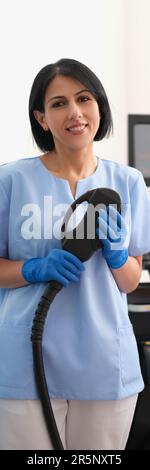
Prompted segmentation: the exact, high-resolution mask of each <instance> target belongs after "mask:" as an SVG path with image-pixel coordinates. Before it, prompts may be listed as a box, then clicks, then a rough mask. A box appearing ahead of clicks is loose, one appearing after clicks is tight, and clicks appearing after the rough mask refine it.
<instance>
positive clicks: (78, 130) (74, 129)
mask: <svg viewBox="0 0 150 470" xmlns="http://www.w3.org/2000/svg"><path fill="white" fill-rule="evenodd" d="M86 127H87V124H80V125H78V126H70V127H68V128H67V131H68V132H70V134H82V133H83V132H84V130H85V128H86Z"/></svg>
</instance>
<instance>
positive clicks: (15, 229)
mask: <svg viewBox="0 0 150 470" xmlns="http://www.w3.org/2000/svg"><path fill="white" fill-rule="evenodd" d="M29 115H30V122H31V128H32V133H33V136H34V139H35V141H36V143H37V144H38V146H39V148H40V149H41V150H42V152H44V153H43V154H42V155H41V156H37V157H33V158H27V159H22V160H19V161H17V162H13V163H9V164H6V165H3V166H1V169H0V193H1V197H0V201H1V202H0V217H1V233H0V257H1V259H0V267H1V270H0V287H1V316H0V397H1V399H0V448H1V449H52V443H51V440H50V438H49V436H48V433H47V430H46V426H45V422H44V418H43V414H42V410H41V404H40V401H39V397H38V392H37V389H36V384H35V379H34V371H33V359H32V347H31V342H30V332H31V325H32V320H33V316H34V313H35V309H36V306H37V303H38V301H39V299H40V297H41V295H42V292H43V290H44V288H45V283H46V282H48V281H49V280H51V279H54V280H57V281H59V282H61V283H62V285H63V286H64V287H67V289H62V290H61V291H60V293H59V294H58V295H57V297H56V298H55V302H53V304H52V306H51V310H50V313H49V315H48V317H47V322H46V328H45V332H44V338H43V356H44V365H45V371H46V379H47V384H48V390H49V395H50V397H51V402H52V406H53V410H54V413H55V418H56V422H57V425H58V429H59V432H60V436H61V439H62V442H63V445H64V448H65V449H124V448H125V445H126V442H127V438H128V435H129V431H130V427H131V423H132V419H133V415H134V410H135V406H136V401H137V396H138V393H139V392H140V391H141V390H142V389H143V386H144V384H143V379H142V376H141V371H140V365H139V358H138V353H137V346H136V341H135V337H134V334H133V330H132V326H131V324H130V320H129V317H128V309H127V300H126V294H127V293H128V292H130V291H132V290H134V289H135V288H136V287H137V285H138V283H139V279H140V276H141V268H142V254H143V253H146V252H148V251H150V229H149V227H150V198H149V196H148V193H147V189H146V186H145V183H144V180H143V177H142V175H141V173H140V172H139V171H138V170H135V169H133V168H130V167H127V166H125V165H121V164H118V163H115V162H111V161H108V160H103V159H100V158H97V157H96V155H95V153H94V150H93V141H94V140H102V139H103V138H104V137H105V136H106V135H109V133H110V132H111V129H112V118H111V111H110V107H109V103H108V99H107V96H106V93H105V91H104V88H103V86H102V84H101V82H100V81H99V79H98V78H97V77H96V76H95V74H94V73H93V72H92V71H91V70H89V68H88V67H86V66H85V65H83V64H81V63H79V62H78V61H75V60H72V59H61V60H59V61H58V62H56V63H55V64H50V65H47V66H46V67H44V68H43V69H42V70H40V72H39V73H38V75H37V76H36V78H35V80H34V83H33V86H32V89H31V94H30V100H29ZM96 187H108V188H111V189H114V190H116V191H117V192H118V193H119V194H120V197H121V201H122V211H121V215H119V214H117V212H116V210H115V209H114V208H112V209H110V213H109V217H106V214H105V212H104V211H103V210H101V211H100V212H99V226H98V229H97V234H98V236H99V239H100V240H101V242H102V249H101V245H100V249H99V250H97V251H96V252H95V253H94V255H93V256H92V257H91V258H90V259H89V260H88V261H87V262H85V263H82V262H81V261H80V260H79V259H78V258H77V257H76V256H74V255H72V254H71V253H69V252H65V251H63V250H62V248H61V236H60V227H61V224H60V215H61V221H62V218H63V217H62V216H63V215H64V214H65V211H66V207H67V206H70V204H71V203H72V202H73V200H74V199H76V198H77V197H79V196H80V195H82V194H84V193H85V192H86V191H88V190H91V189H94V188H96ZM64 204H65V206H64ZM62 205H63V208H62ZM64 208H65V209H64ZM62 212H63V213H62ZM116 217H117V228H116V227H115V225H116V224H115V223H114V222H115V220H116ZM145 233H147V236H146V237H145ZM116 242H117V243H116Z"/></svg>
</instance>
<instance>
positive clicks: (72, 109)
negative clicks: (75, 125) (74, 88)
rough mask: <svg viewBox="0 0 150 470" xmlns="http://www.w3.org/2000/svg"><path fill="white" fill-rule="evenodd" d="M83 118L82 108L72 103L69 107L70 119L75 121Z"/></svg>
mask: <svg viewBox="0 0 150 470" xmlns="http://www.w3.org/2000/svg"><path fill="white" fill-rule="evenodd" d="M81 116H82V112H81V109H80V106H79V105H78V104H77V103H74V102H72V103H70V104H69V107H68V119H75V118H77V117H78V118H79V117H81Z"/></svg>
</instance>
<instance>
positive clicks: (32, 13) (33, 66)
mask: <svg viewBox="0 0 150 470" xmlns="http://www.w3.org/2000/svg"><path fill="white" fill-rule="evenodd" d="M143 5H144V6H143ZM141 13H142V14H143V21H142V23H140V19H141ZM149 13H150V6H149V0H105V1H104V0H93V2H91V0H75V1H74V2H72V1H70V0H63V1H61V0H56V1H54V0H53V1H51V0H43V1H42V2H41V0H24V1H22V2H21V1H20V0H13V2H11V1H9V0H5V3H3V7H2V8H1V18H0V44H1V75H0V80H1V87H0V98H1V113H0V128H1V146H0V148H1V157H0V163H3V162H7V161H9V160H16V159H18V158H23V157H28V156H31V155H37V154H39V153H40V151H39V149H37V147H36V146H33V142H32V136H31V131H30V125H29V119H28V98H29V93H30V89H31V85H32V82H33V79H34V77H35V75H36V74H37V73H38V71H39V70H40V69H41V68H42V67H43V66H44V65H46V64H48V63H51V62H54V61H56V60H58V59H59V58H61V57H72V58H75V59H77V60H80V61H81V62H84V63H85V64H86V65H88V66H89V67H90V68H91V69H93V71H94V72H95V73H96V74H97V75H98V76H99V78H100V80H101V81H102V83H103V85H104V88H105V90H106V92H107V95H108V99H109V101H110V106H111V109H112V114H113V120H114V135H113V137H111V138H109V139H105V140H104V141H102V142H98V143H96V144H95V151H96V153H97V154H99V155H100V156H102V157H103V158H110V159H113V160H118V161H120V162H126V161H127V119H126V118H127V113H128V112H149V111H148V108H149V105H148V92H149V78H150V76H149V75H150V65H149V64H148V54H149V47H148V46H147V42H148V40H149V24H148V22H149V18H150V14H149ZM145 25H146V32H144V30H145ZM139 31H140V37H139ZM143 46H144V54H143ZM141 64H142V67H141ZM147 71H148V73H147ZM137 75H138V79H137ZM135 83H136V86H137V88H135Z"/></svg>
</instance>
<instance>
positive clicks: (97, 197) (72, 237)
mask: <svg viewBox="0 0 150 470" xmlns="http://www.w3.org/2000/svg"><path fill="white" fill-rule="evenodd" d="M83 202H88V206H87V211H86V213H85V214H84V217H83V218H82V220H81V222H79V224H78V225H77V226H76V227H75V228H73V230H70V231H67V230H66V227H67V224H68V222H69V220H70V217H71V215H72V214H73V212H74V211H75V210H76V209H77V207H78V206H79V205H80V204H82V203H83ZM110 204H111V205H112V204H113V205H116V206H117V210H118V211H119V212H120V210H121V199H120V196H119V194H118V193H117V192H116V191H114V190H113V189H109V188H95V189H92V190H90V191H87V192H86V193H85V194H83V195H82V196H80V197H79V198H78V199H76V200H75V201H74V202H73V203H72V204H71V206H70V207H69V209H68V211H67V212H66V214H65V217H64V220H63V224H62V227H61V232H62V234H63V235H64V236H63V238H62V247H63V249H65V250H67V251H70V252H71V253H73V254H74V255H76V256H78V258H80V260H81V261H87V260H88V259H89V258H90V257H91V256H92V254H93V253H94V251H96V250H97V249H98V248H100V247H102V243H101V241H100V240H99V238H98V236H97V235H96V227H97V219H98V216H99V213H98V208H100V207H101V206H102V205H103V206H105V207H108V206H109V205H110ZM93 207H94V208H96V209H97V210H96V211H95V213H94V220H93V210H92V208H93ZM89 232H91V233H89Z"/></svg>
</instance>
